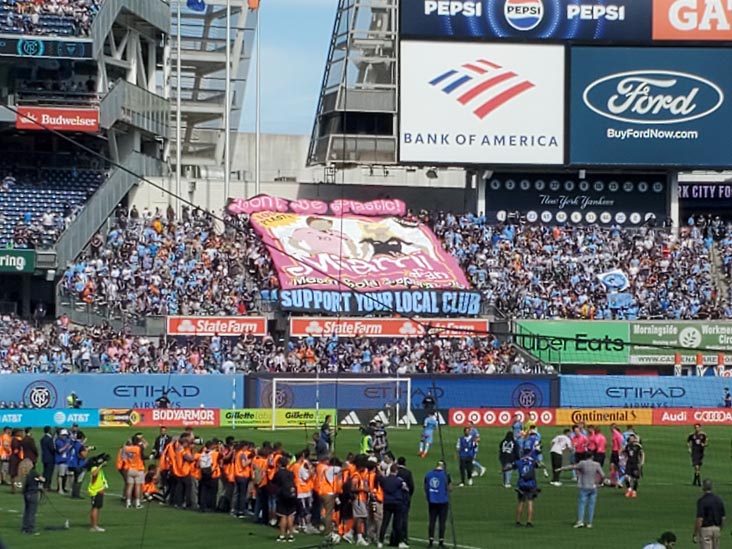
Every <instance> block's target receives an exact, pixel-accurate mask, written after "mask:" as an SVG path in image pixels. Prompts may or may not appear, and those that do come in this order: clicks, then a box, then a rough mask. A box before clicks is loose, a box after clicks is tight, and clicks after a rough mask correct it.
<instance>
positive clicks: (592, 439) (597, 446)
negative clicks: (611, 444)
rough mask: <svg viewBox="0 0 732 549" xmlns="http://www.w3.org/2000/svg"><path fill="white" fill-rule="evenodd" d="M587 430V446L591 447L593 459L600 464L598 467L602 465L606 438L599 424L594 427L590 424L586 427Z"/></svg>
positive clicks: (603, 463) (603, 464)
mask: <svg viewBox="0 0 732 549" xmlns="http://www.w3.org/2000/svg"><path fill="white" fill-rule="evenodd" d="M588 431H589V432H590V436H589V446H590V448H591V449H592V454H593V456H594V458H595V461H596V462H597V463H599V464H600V467H604V466H605V455H606V454H605V452H606V450H607V439H606V438H605V435H603V434H602V432H601V430H600V427H599V426H598V427H595V426H594V425H590V426H589V427H588Z"/></svg>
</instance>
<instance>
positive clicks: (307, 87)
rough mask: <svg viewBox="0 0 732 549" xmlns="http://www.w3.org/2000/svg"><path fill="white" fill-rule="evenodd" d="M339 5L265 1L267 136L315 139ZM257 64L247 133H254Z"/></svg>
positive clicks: (320, 0)
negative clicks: (313, 128) (316, 118)
mask: <svg viewBox="0 0 732 549" xmlns="http://www.w3.org/2000/svg"><path fill="white" fill-rule="evenodd" d="M337 6H338V0H261V7H260V9H261V10H262V12H261V14H260V26H261V32H262V34H261V43H262V119H261V127H262V132H264V133H287V134H308V135H309V134H310V132H311V130H312V126H313V120H314V117H315V109H316V107H317V102H318V93H319V91H320V83H321V81H322V78H323V69H324V68H325V61H326V58H327V56H328V46H329V44H330V36H331V33H332V31H333V22H334V21H335V14H336V8H337ZM254 74H255V68H254V63H252V66H251V69H250V80H249V83H248V85H247V91H246V97H245V100H244V112H243V114H242V121H241V122H242V123H241V130H242V131H254V104H255V89H254Z"/></svg>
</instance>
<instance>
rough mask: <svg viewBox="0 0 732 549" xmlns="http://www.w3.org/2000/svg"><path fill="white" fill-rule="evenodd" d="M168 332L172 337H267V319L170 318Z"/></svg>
mask: <svg viewBox="0 0 732 549" xmlns="http://www.w3.org/2000/svg"><path fill="white" fill-rule="evenodd" d="M166 324H167V328H166V332H167V334H168V335H171V336H200V337H211V336H214V335H218V336H221V337H237V336H241V335H244V334H249V335H253V336H259V337H262V336H265V335H267V319H266V318H263V317H247V316H205V317H202V316H169V317H167V319H166Z"/></svg>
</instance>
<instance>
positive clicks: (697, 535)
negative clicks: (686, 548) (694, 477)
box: [692, 479, 725, 549]
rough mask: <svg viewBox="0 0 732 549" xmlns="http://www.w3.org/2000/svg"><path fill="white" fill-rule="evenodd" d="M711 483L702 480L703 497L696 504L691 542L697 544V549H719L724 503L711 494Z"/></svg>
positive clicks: (708, 480)
mask: <svg viewBox="0 0 732 549" xmlns="http://www.w3.org/2000/svg"><path fill="white" fill-rule="evenodd" d="M712 488H713V485H712V481H711V480H710V479H704V482H702V490H703V491H704V495H703V496H702V497H700V498H699V500H698V501H697V502H696V521H695V522H694V537H693V538H692V541H693V542H694V543H699V549H719V546H720V534H721V531H722V526H723V525H724V516H725V510H724V503H723V502H722V498H720V497H719V496H718V495H716V494H714V493H712Z"/></svg>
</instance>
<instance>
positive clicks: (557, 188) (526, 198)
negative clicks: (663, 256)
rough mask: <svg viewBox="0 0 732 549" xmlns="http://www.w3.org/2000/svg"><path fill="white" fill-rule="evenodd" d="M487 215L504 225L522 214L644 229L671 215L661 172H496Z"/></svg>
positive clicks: (532, 218) (488, 191)
mask: <svg viewBox="0 0 732 549" xmlns="http://www.w3.org/2000/svg"><path fill="white" fill-rule="evenodd" d="M485 189H486V193H485V194H486V201H485V202H486V208H487V210H486V216H487V217H488V219H489V220H491V221H501V222H503V221H505V220H506V218H507V216H508V215H509V214H511V213H514V212H519V213H521V215H522V216H523V217H525V219H526V221H528V222H529V223H542V224H546V223H554V222H557V223H571V224H572V225H582V224H584V223H587V224H593V225H594V224H600V225H621V226H622V225H626V226H628V225H630V226H640V225H642V224H644V223H645V222H646V221H648V220H649V219H651V218H653V217H655V218H656V219H658V220H659V221H660V220H663V219H665V217H666V195H667V189H668V187H667V184H666V176H665V175H662V174H628V175H623V176H622V177H619V174H594V173H593V174H587V176H586V178H585V179H579V178H578V177H576V174H575V175H573V174H562V173H555V174H541V175H538V174H531V173H526V174H520V173H510V174H508V173H506V174H501V173H497V174H494V175H493V177H492V178H491V179H490V180H488V181H486V187H485Z"/></svg>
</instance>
